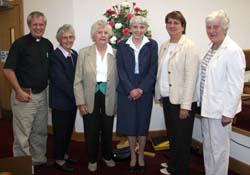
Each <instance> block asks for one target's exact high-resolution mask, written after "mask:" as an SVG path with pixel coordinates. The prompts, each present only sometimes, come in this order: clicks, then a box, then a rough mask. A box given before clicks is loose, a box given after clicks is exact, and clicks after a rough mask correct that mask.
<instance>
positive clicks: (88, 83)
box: [74, 44, 117, 116]
mask: <svg viewBox="0 0 250 175" xmlns="http://www.w3.org/2000/svg"><path fill="white" fill-rule="evenodd" d="M113 53H114V54H110V53H108V55H107V66H108V72H107V89H106V96H105V112H106V114H107V115H108V116H112V115H114V114H115V112H116V101H117V95H116V86H117V69H116V58H115V50H113ZM95 87H96V46H95V44H94V45H91V46H89V47H86V48H82V49H80V51H79V56H78V59H77V65H76V72H75V81H74V94H75V99H76V104H77V105H83V104H85V105H87V106H88V111H89V113H92V112H93V109H94V101H95Z"/></svg>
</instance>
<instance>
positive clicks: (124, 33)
mask: <svg viewBox="0 0 250 175" xmlns="http://www.w3.org/2000/svg"><path fill="white" fill-rule="evenodd" d="M122 33H123V35H129V34H130V30H129V29H128V28H125V29H123V30H122Z"/></svg>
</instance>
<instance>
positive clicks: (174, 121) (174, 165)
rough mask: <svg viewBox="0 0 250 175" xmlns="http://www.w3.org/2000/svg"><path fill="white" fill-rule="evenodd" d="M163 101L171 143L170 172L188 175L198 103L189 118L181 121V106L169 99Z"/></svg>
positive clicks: (174, 174) (194, 105) (177, 174)
mask: <svg viewBox="0 0 250 175" xmlns="http://www.w3.org/2000/svg"><path fill="white" fill-rule="evenodd" d="M162 100H163V109H164V117H165V124H166V127H167V134H168V137H169V141H170V161H169V162H168V171H169V172H170V173H171V174H173V175H187V174H188V171H189V160H190V156H191V153H190V148H191V143H192V132H193V125H194V114H195V110H196V103H193V104H192V109H191V111H190V112H189V117H188V118H186V119H182V120H181V119H180V118H179V115H180V105H175V104H171V103H170V101H169V98H168V97H166V98H163V99H162Z"/></svg>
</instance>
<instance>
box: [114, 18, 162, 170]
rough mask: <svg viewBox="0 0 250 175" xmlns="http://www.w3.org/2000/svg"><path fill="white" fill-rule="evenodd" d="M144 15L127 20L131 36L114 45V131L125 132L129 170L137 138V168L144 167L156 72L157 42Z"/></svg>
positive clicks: (131, 167)
mask: <svg viewBox="0 0 250 175" xmlns="http://www.w3.org/2000/svg"><path fill="white" fill-rule="evenodd" d="M147 28H148V23H147V21H146V20H145V18H144V17H141V16H134V17H133V18H132V19H131V20H130V30H131V33H132V35H131V37H130V38H129V39H128V40H126V41H123V42H122V43H120V44H119V45H118V48H117V56H116V57H117V70H118V76H119V84H118V88H117V90H118V112H117V132H118V133H121V134H125V135H127V136H128V141H129V146H130V151H131V160H130V166H129V170H130V172H131V173H134V172H135V170H136V164H137V159H136V158H137V157H136V153H135V144H136V142H137V139H138V142H139V148H140V149H139V152H138V165H139V171H141V172H144V171H145V162H144V147H145V143H146V138H147V134H148V129H149V123H150V117H151V111H152V103H153V92H154V84H155V80H156V73H157V61H158V53H157V52H158V46H157V43H156V41H154V40H152V39H149V38H147V37H146V36H145V35H144V34H145V32H146V31H147Z"/></svg>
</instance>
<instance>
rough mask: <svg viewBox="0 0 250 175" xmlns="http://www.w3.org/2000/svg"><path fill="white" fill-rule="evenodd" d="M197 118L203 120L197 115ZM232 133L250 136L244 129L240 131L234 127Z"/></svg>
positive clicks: (249, 132)
mask: <svg viewBox="0 0 250 175" xmlns="http://www.w3.org/2000/svg"><path fill="white" fill-rule="evenodd" d="M195 118H198V119H201V116H200V115H198V114H196V115H195ZM232 131H234V132H236V133H239V134H242V135H245V136H250V131H247V130H244V129H240V128H238V127H235V126H232Z"/></svg>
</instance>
